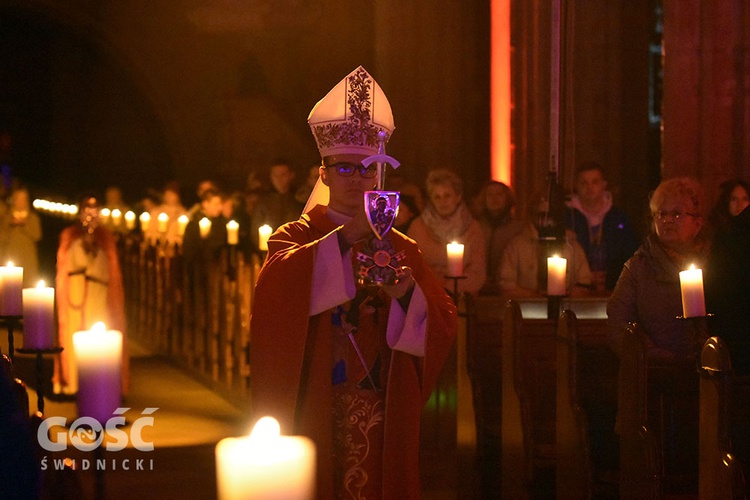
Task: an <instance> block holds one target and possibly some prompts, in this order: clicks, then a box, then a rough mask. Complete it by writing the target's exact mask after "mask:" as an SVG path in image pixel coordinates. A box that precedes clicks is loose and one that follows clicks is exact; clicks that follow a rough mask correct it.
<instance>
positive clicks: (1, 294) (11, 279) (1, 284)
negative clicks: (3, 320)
mask: <svg viewBox="0 0 750 500" xmlns="http://www.w3.org/2000/svg"><path fill="white" fill-rule="evenodd" d="M22 290H23V267H19V266H14V265H13V263H12V262H8V265H7V266H0V316H21V314H23V293H22Z"/></svg>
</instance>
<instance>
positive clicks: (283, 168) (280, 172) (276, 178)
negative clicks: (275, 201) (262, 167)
mask: <svg viewBox="0 0 750 500" xmlns="http://www.w3.org/2000/svg"><path fill="white" fill-rule="evenodd" d="M270 177H271V184H272V185H273V188H274V189H275V190H276V192H277V193H280V194H286V193H288V192H289V188H290V187H291V186H292V181H293V180H294V172H292V169H290V168H289V165H283V164H280V165H274V166H272V167H271V173H270Z"/></svg>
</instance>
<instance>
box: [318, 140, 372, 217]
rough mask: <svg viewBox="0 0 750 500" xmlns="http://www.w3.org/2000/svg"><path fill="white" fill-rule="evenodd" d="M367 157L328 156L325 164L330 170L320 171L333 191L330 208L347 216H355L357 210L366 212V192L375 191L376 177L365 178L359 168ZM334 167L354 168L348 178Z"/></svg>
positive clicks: (322, 178) (348, 155)
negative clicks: (346, 166)
mask: <svg viewBox="0 0 750 500" xmlns="http://www.w3.org/2000/svg"><path fill="white" fill-rule="evenodd" d="M365 158H367V156H366V155H357V154H346V155H335V156H326V157H325V159H324V164H325V165H326V167H328V168H321V169H320V176H321V180H322V181H323V184H325V185H326V186H328V188H329V189H330V191H331V198H330V202H329V206H330V207H331V208H332V209H333V210H336V211H337V212H341V213H343V214H346V215H354V214H355V213H356V211H357V210H364V208H363V206H364V205H363V203H364V201H363V200H364V194H365V191H372V190H373V189H375V182H376V180H375V177H372V178H368V177H363V176H362V174H361V172H360V171H359V168H360V167H361V166H362V160H364V159H365ZM334 165H339V166H340V165H349V166H352V167H355V168H354V171H353V172H352V174H351V175H349V176H346V175H342V174H340V173H339V171H338V169H337V168H336V167H335V166H334Z"/></svg>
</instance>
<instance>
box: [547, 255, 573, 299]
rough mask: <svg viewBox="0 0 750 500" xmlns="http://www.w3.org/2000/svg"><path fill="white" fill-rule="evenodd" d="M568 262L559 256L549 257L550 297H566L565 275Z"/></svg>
mask: <svg viewBox="0 0 750 500" xmlns="http://www.w3.org/2000/svg"><path fill="white" fill-rule="evenodd" d="M567 270H568V260H567V259H563V258H562V257H560V256H558V255H554V256H552V257H547V295H548V296H550V297H555V296H560V297H562V296H563V295H565V289H566V286H565V285H566V284H565V273H566V272H567Z"/></svg>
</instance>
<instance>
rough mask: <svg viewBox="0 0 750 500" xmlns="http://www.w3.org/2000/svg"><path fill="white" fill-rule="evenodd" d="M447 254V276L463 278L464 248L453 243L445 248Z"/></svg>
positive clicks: (460, 244)
mask: <svg viewBox="0 0 750 500" xmlns="http://www.w3.org/2000/svg"><path fill="white" fill-rule="evenodd" d="M446 252H447V254H448V276H463V274H464V246H463V244H462V243H457V242H455V241H453V242H451V243H448V245H447V246H446Z"/></svg>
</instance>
